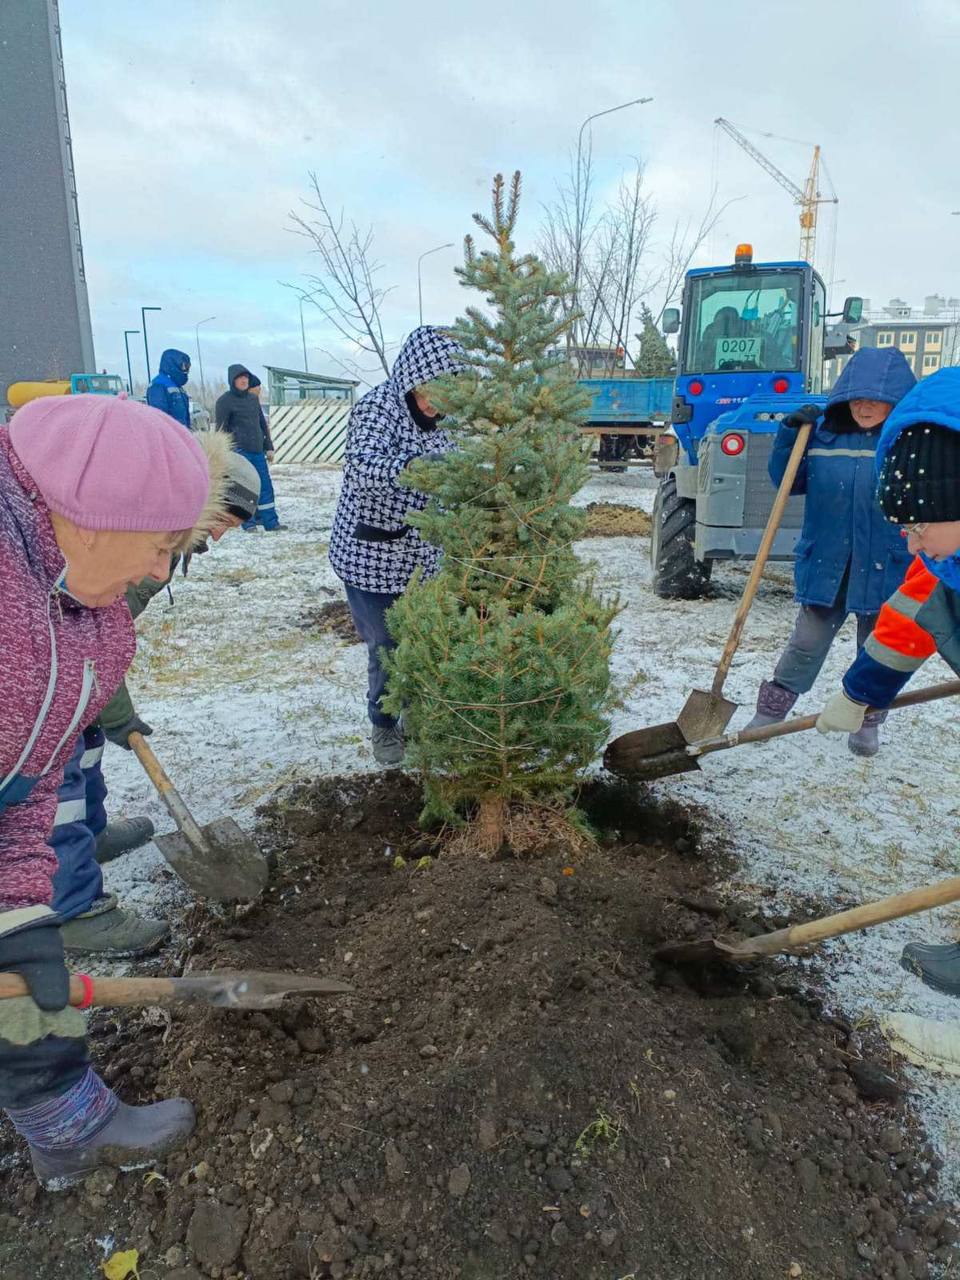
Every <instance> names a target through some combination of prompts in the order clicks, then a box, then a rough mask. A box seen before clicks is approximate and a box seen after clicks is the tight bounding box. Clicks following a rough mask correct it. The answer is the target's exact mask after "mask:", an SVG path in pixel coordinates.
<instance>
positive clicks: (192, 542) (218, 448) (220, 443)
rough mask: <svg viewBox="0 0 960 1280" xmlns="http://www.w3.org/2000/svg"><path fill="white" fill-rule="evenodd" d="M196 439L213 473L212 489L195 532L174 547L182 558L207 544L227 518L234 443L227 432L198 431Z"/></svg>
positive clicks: (211, 476)
mask: <svg viewBox="0 0 960 1280" xmlns="http://www.w3.org/2000/svg"><path fill="white" fill-rule="evenodd" d="M193 438H194V439H195V440H196V442H197V443H198V444H199V445H200V448H201V449H202V450H203V452H204V454H205V455H206V459H207V467H208V469H209V472H210V488H209V489H208V491H207V500H206V502H205V503H204V504H203V510H202V511H201V512H200V515H199V516H198V517H197V523H196V524H195V525H194V526H193V528H192V529H187V530H185V531H184V533H183V535H182V536H181V537H180V538H179V539H178V540H177V545H176V546H175V547H174V548H173V550H174V551H175V552H179V553H180V554H181V555H183V554H185V553H186V552H188V551H191V550H192V549H193V548H194V547H195V546H197V545H198V544H199V543H201V542H205V541H206V539H207V537H208V536H209V534H210V530H211V529H212V528H213V527H214V526H215V525H217V524H220V523H221V522H222V521H223V520H225V519H226V517H227V514H228V512H227V506H228V503H227V471H228V465H229V461H230V455H231V453H233V451H234V450H233V440H232V438H231V437H230V436H229V435H228V434H227V433H226V431H216V430H207V431H195V432H194V433H193Z"/></svg>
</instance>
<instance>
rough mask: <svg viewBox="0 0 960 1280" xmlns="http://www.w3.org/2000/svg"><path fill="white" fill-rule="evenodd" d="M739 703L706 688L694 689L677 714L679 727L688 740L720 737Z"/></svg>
mask: <svg viewBox="0 0 960 1280" xmlns="http://www.w3.org/2000/svg"><path fill="white" fill-rule="evenodd" d="M736 709H737V704H736V703H735V702H731V701H730V699H729V698H724V697H721V695H720V694H717V693H710V692H708V691H707V690H706V689H694V690H693V692H692V693H691V694H690V696H689V698H687V700H686V702H685V703H684V704H683V709H682V710H681V712H680V714H679V715H678V716H677V727H678V728H679V730H680V732H681V733H682V734H683V736H684V739H685V741H686V742H702V741H703V739H704V738H718V737H719V736H720V734H721V733H723V732H724V730H725V729H726V727H727V725H728V724H729V723H730V721H731V720H732V719H733V713H734V712H735V711H736Z"/></svg>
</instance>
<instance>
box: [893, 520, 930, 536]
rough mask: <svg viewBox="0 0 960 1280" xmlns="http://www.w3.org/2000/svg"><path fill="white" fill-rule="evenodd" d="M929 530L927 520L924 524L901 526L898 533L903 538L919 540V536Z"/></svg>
mask: <svg viewBox="0 0 960 1280" xmlns="http://www.w3.org/2000/svg"><path fill="white" fill-rule="evenodd" d="M929 528H930V522H929V520H928V521H927V523H926V524H902V525H901V526H900V532H901V533H902V534H903V536H904V537H905V538H910V537H917V538H919V537H920V536H921V534H924V533H926V532H927V530H928V529H929Z"/></svg>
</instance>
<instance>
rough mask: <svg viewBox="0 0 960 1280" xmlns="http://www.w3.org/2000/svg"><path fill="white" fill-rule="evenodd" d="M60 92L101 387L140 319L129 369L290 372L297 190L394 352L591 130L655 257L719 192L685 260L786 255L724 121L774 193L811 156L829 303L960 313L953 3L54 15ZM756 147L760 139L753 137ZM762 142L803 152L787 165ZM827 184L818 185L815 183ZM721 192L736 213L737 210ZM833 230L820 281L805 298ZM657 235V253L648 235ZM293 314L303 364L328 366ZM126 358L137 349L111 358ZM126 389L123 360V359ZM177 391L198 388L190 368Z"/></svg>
mask: <svg viewBox="0 0 960 1280" xmlns="http://www.w3.org/2000/svg"><path fill="white" fill-rule="evenodd" d="M60 10H61V19H62V27H63V49H64V59H65V63H66V74H67V91H68V96H69V104H70V113H71V123H72V127H73V146H74V157H75V161H76V167H77V185H78V189H79V196H80V211H81V218H82V228H83V237H84V245H85V251H86V260H87V272H88V280H89V286H90V302H91V308H92V312H93V322H94V331H95V340H96V350H97V361H98V364H99V366H100V367H106V368H108V369H109V370H111V371H116V372H120V371H121V370H122V369H123V367H124V364H125V361H124V356H123V330H124V329H125V328H131V329H132V328H139V326H140V307H141V305H145V304H146V305H155V306H161V307H162V308H163V310H162V312H160V313H159V314H158V313H154V314H153V315H152V316H151V317H149V325H150V346H151V356H152V359H153V364H154V371H155V367H156V358H157V356H158V354H159V352H160V350H161V349H162V348H163V347H165V346H176V347H181V348H183V349H184V350H186V351H189V352H190V353H191V354H192V355H194V356H195V354H196V351H195V348H196V343H195V335H194V326H195V324H196V323H197V321H199V320H202V319H204V318H205V317H207V316H216V319H215V320H214V321H212V322H211V323H209V324H207V325H205V326H204V327H203V329H202V330H201V337H202V342H203V359H204V366H205V371H206V373H207V377H208V379H210V378H213V377H223V376H224V370H225V366H226V364H227V363H229V362H231V361H234V360H241V361H244V362H246V363H248V364H250V365H252V366H253V367H255V368H257V369H260V368H262V366H263V365H264V364H278V365H283V366H289V367H295V368H299V367H300V366H301V365H302V362H303V361H302V354H301V345H300V328H299V316H298V308H297V302H296V296H295V295H294V294H291V292H290V291H289V290H287V289H285V288H284V287H283V286H282V284H281V283H280V282H281V281H297V280H299V279H302V278H303V276H304V273H306V272H309V271H310V269H311V260H310V257H309V255H308V254H307V253H306V251H305V245H304V242H303V241H302V240H300V239H298V238H297V237H296V236H294V235H292V234H291V232H290V231H289V230H288V216H287V215H288V211H289V210H290V209H292V208H295V207H296V206H297V204H298V202H299V200H300V199H301V198H302V197H303V196H305V195H306V194H307V175H308V172H309V171H310V170H315V171H316V172H317V173H318V175H319V177H320V180H321V183H322V185H323V188H324V192H325V194H326V195H327V197H328V199H329V200H330V202H331V203H332V204H333V205H335V206H341V205H342V206H343V207H344V208H345V209H346V210H347V212H348V214H349V215H350V216H352V217H353V218H354V219H355V220H356V221H357V222H358V223H360V224H362V225H364V226H366V225H370V226H372V228H373V230H374V234H375V239H376V248H377V254H378V257H379V258H380V259H381V260H382V262H383V264H384V267H383V273H382V281H383V283H384V284H385V285H393V286H396V287H395V290H394V292H393V293H392V294H391V295H390V298H389V300H388V302H387V304H386V307H385V322H386V328H387V331H388V337H389V339H390V340H391V341H392V342H398V341H399V340H401V339H402V337H403V336H404V334H405V333H406V332H408V331H409V329H410V328H412V327H413V326H414V325H415V324H416V321H417V274H416V264H417V257H418V255H419V254H420V253H422V252H423V251H424V250H426V249H429V248H431V247H433V246H434V245H438V244H441V243H443V242H445V241H454V242H456V243H457V246H458V248H457V249H456V250H445V251H443V252H441V253H437V254H435V255H433V256H432V257H430V258H428V259H427V260H426V261H425V262H424V264H423V268H424V274H423V284H424V309H425V318H426V319H427V320H428V321H433V322H438V323H442V322H444V321H447V320H449V319H451V318H452V316H453V315H454V314H456V312H457V311H458V310H459V309H461V307H462V305H463V302H464V301H465V300H466V298H465V295H464V294H463V291H462V290H461V289H460V288H459V286H458V285H457V283H456V281H455V279H454V277H453V274H452V268H453V265H454V263H455V261H458V260H459V255H460V249H459V245H460V242H461V240H462V236H463V234H464V232H466V231H468V230H470V215H471V213H472V212H473V211H474V210H475V209H478V208H480V209H485V208H486V204H487V200H488V191H489V183H490V178H491V175H492V174H493V173H495V172H496V171H497V170H503V171H504V172H509V171H512V170H513V169H515V168H519V169H521V170H522V171H523V174H524V179H525V200H524V206H523V209H522V212H521V228H520V235H519V239H520V241H521V244H523V245H525V247H526V246H532V244H533V242H534V240H535V238H536V233H537V230H538V225H539V223H540V219H541V207H542V204H543V202H544V201H547V200H549V199H550V198H551V196H552V194H553V191H554V189H555V186H556V183H557V181H558V180H559V179H560V178H561V176H562V174H563V172H564V169H565V167H566V166H567V164H568V162H569V157H570V154H571V152H572V150H573V149H574V148H575V146H576V138H577V131H578V128H579V126H580V123H581V121H582V120H583V119H584V118H585V117H586V116H588V115H589V114H591V113H592V112H595V111H601V110H603V109H605V108H607V107H610V106H614V105H616V104H617V103H620V102H623V101H625V100H627V99H630V98H634V97H638V96H651V97H652V98H653V99H654V101H653V102H651V103H650V104H649V105H647V106H642V107H633V108H631V109H629V110H626V111H622V112H620V113H618V114H616V115H612V116H609V117H607V118H606V119H603V120H598V121H596V122H595V124H594V125H593V126H592V132H593V147H594V157H595V162H596V166H597V173H598V178H599V180H600V183H601V185H602V187H604V188H606V189H609V190H612V189H613V188H614V187H615V185H616V181H617V177H618V175H619V173H620V172H621V171H622V170H623V169H624V168H625V167H629V166H630V165H631V164H632V159H631V157H633V156H639V157H640V158H641V160H642V161H643V162H644V164H645V165H646V168H647V182H648V187H649V190H650V191H651V192H652V194H653V195H654V197H655V199H656V200H657V203H658V206H659V209H660V219H659V224H658V232H657V235H658V236H659V237H660V238H661V239H663V238H665V236H666V235H667V234H668V232H669V229H670V228H671V227H672V225H673V223H674V222H675V220H676V219H678V218H687V217H692V218H695V219H696V218H698V217H699V215H700V214H701V213H702V211H703V208H704V206H705V205H706V203H707V200H708V199H709V194H710V187H711V182H712V180H713V179H714V177H715V178H716V181H717V185H718V190H719V196H720V199H721V200H732V199H735V203H733V204H731V205H730V206H729V208H728V209H727V211H726V213H725V214H724V216H723V219H722V222H721V224H720V226H719V227H718V228H717V230H716V232H715V233H714V234H713V236H712V237H711V240H710V242H709V243H708V244H707V245H705V246H704V252H703V254H702V255H701V257H700V259H699V261H700V264H701V265H706V264H707V263H709V262H713V261H716V262H723V261H727V260H729V259H730V257H731V255H732V250H733V247H734V245H735V244H736V242H737V241H739V240H750V241H752V242H753V244H754V246H755V255H756V257H757V259H758V260H759V259H765V260H776V259H778V258H794V257H796V256H797V251H798V238H799V233H798V223H797V210H796V208H795V206H794V205H792V204H791V201H790V198H789V196H788V195H787V193H786V192H785V191H784V190H782V189H781V188H780V187H779V186H778V185H777V184H776V183H775V182H774V181H773V180H772V179H771V178H770V177H769V176H768V175H767V174H766V173H764V172H763V171H762V170H761V169H760V168H759V167H758V166H756V165H755V164H754V162H753V161H752V160H750V159H749V157H747V156H746V155H745V154H744V153H742V152H741V151H739V150H738V149H737V148H736V146H735V145H734V143H733V142H731V141H730V140H729V139H727V138H722V139H721V138H719V137H718V135H717V131H716V130H715V129H714V125H713V121H714V119H715V117H717V116H725V117H727V118H728V119H730V120H732V121H733V122H735V123H736V124H737V125H739V126H740V127H741V128H743V129H744V130H745V131H747V130H750V131H751V135H750V136H751V138H752V140H753V141H754V142H755V144H756V145H757V146H759V147H760V148H761V149H762V150H763V151H764V152H765V153H766V154H767V155H768V156H769V157H770V158H771V160H773V162H774V163H775V164H777V165H778V166H779V167H780V168H781V169H782V170H784V171H785V172H786V173H787V174H788V175H790V176H791V177H792V178H793V179H795V180H796V181H797V182H798V183H802V179H803V177H804V176H805V174H806V171H807V168H808V166H809V161H810V154H811V152H810V148H809V146H807V145H801V143H804V142H811V143H812V142H819V143H820V144H821V145H822V147H823V154H824V158H825V161H826V164H827V167H828V172H829V176H830V178H831V179H832V181H833V184H834V185H835V188H836V192H837V194H838V196H839V198H840V204H839V206H838V213H837V227H836V263H835V269H834V271H833V275H834V278H835V280H836V281H837V283H836V285H835V288H834V291H833V295H834V296H833V300H834V301H835V302H837V301H839V300H841V299H842V295H843V294H845V293H860V294H863V295H864V296H866V297H869V298H871V299H872V300H873V301H874V303H881V302H884V301H886V300H887V299H888V298H890V297H892V296H894V295H900V296H902V297H904V298H906V299H908V300H909V301H911V302H913V303H916V304H920V303H922V301H923V297H924V295H925V294H927V293H934V292H940V293H943V294H947V295H960V254H958V248H960V217H956V218H954V217H951V212H952V210H954V209H960V176H958V162H957V151H958V148H957V124H956V122H957V120H958V119H960V109H958V108H960V75H958V73H957V68H958V67H960V0H914V2H913V3H910V2H909V0H908V2H907V3H902V2H901V0H898V2H897V3H892V0H872V2H869V0H848V3H846V4H837V3H836V0H803V2H802V3H797V2H795V0H789V2H788V3H783V2H778V3H773V4H768V5H766V6H762V5H759V4H757V3H756V0H751V2H750V3H745V2H744V0H726V2H725V3H719V4H718V3H716V0H592V2H591V3H590V4H582V3H578V4H574V3H571V0H553V2H552V3H541V0H511V2H510V3H504V2H503V0H485V3H483V4H477V5H468V4H451V3H450V0H406V3H403V4H398V3H389V2H388V0H373V2H372V3H371V2H369V0H368V3H363V2H362V0H350V2H349V3H348V2H347V0H136V3H133V2H132V0H95V3H91V2H90V0H60ZM760 131H766V132H768V133H771V134H775V135H778V136H777V137H776V138H763V137H761V136H760ZM783 138H790V139H799V140H801V141H800V142H797V143H793V142H787V141H783V140H782V139H783ZM825 185H826V184H825ZM739 197H742V198H739ZM832 216H833V215H832V210H827V211H826V213H825V214H824V218H823V227H822V234H821V240H820V243H821V248H822V251H818V260H819V265H820V266H821V268H822V270H823V271H824V274H825V275H827V276H829V274H830V266H831V261H830V259H831V245H832V242H833V241H832V234H833V233H832ZM656 238H657V236H655V239H656ZM306 310H307V320H308V346H309V347H310V348H311V350H310V367H311V368H312V369H314V370H322V371H326V372H338V371H337V370H336V369H335V367H334V366H333V365H332V363H331V361H330V359H329V358H328V357H327V356H325V355H324V354H322V352H321V350H319V349H320V348H327V349H331V350H339V348H338V347H337V346H336V342H335V338H334V336H333V335H331V333H330V332H329V330H328V329H326V328H325V326H324V323H323V320H322V317H320V316H318V315H317V314H316V313H315V312H314V313H313V314H312V315H311V309H310V308H309V307H307V308H306ZM132 342H133V343H134V344H136V343H137V342H139V339H136V338H135V339H132ZM134 349H135V351H136V353H137V358H136V361H135V365H134V377H135V378H138V377H142V373H143V348H142V345H141V346H135V348H134ZM194 372H196V369H195V370H194Z"/></svg>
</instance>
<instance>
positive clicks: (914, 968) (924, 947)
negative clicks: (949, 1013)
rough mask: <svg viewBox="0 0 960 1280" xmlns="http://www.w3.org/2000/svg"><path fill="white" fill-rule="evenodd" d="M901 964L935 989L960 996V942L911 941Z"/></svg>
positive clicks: (904, 950) (905, 949) (949, 994)
mask: <svg viewBox="0 0 960 1280" xmlns="http://www.w3.org/2000/svg"><path fill="white" fill-rule="evenodd" d="M900 965H901V968H904V969H906V971H907V972H908V973H915V974H916V975H917V977H918V978H919V979H920V980H921V981H922V982H925V983H926V984H927V986H928V987H933V989H934V990H935V991H942V992H944V994H946V995H948V996H960V943H956V942H947V943H931V942H909V943H908V944H907V945H906V946H905V947H904V948H903V955H902V956H901V957H900Z"/></svg>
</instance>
